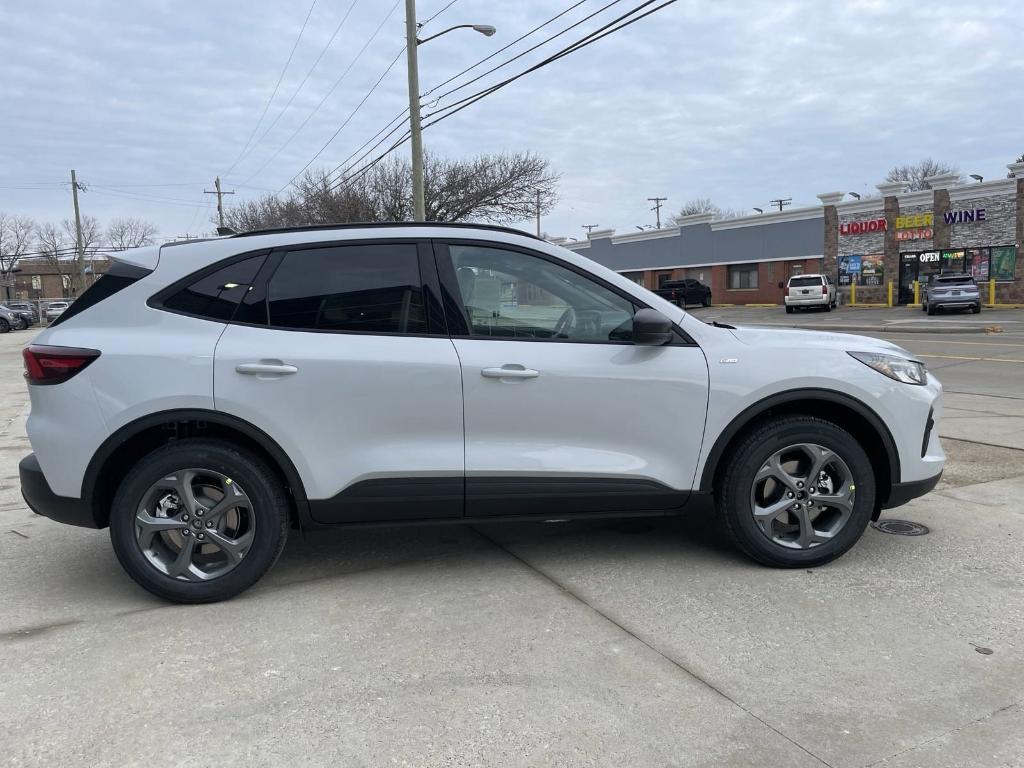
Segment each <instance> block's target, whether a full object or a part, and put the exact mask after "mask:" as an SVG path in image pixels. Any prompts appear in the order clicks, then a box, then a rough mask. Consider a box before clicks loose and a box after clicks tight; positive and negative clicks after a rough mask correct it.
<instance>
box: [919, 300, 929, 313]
mask: <svg viewBox="0 0 1024 768" xmlns="http://www.w3.org/2000/svg"><path fill="white" fill-rule="evenodd" d="M921 311H922V312H927V311H928V305H927V304H925V303H924V302H923V301H922V302H921Z"/></svg>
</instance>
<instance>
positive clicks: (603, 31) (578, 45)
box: [331, 0, 676, 189]
mask: <svg viewBox="0 0 1024 768" xmlns="http://www.w3.org/2000/svg"><path fill="white" fill-rule="evenodd" d="M653 2H656V0H647V2H645V3H642V4H640V5H638V6H636V7H635V8H633V9H632V10H630V11H628V12H626V13H624V14H622V15H621V16H619V17H618V18H616V19H614V20H612V21H611V22H609V23H608V24H605V25H604V26H602V27H599V28H598V29H596V30H594V31H593V32H590V33H588V34H586V35H584V36H583V37H581V38H580V39H579V40H577V41H576V42H574V43H571V44H570V45H568V46H566V47H565V48H563V49H562V50H560V51H558V52H557V53H555V54H553V55H551V56H549V57H548V58H546V59H544V60H542V61H540V62H538V63H537V64H535V65H533V66H531V67H529V68H527V69H525V70H524V71H522V72H520V73H519V74H517V75H514V76H513V77H510V78H507V79H506V80H504V81H501V82H499V83H496V84H495V85H493V86H490V87H488V88H485V89H483V90H481V91H479V92H477V93H476V94H472V95H470V96H467V97H465V98H463V99H460V100H459V101H457V102H455V103H454V104H451V105H448V106H447V107H442V108H441V109H439V110H436V111H435V112H432V113H430V114H428V115H427V117H430V116H431V115H439V117H437V118H436V119H434V120H431V121H430V122H428V123H426V124H425V125H424V126H423V127H424V129H425V128H428V127H430V126H431V125H434V124H435V123H439V122H441V121H442V120H444V119H446V118H448V117H451V116H452V115H454V114H456V113H457V112H461V111H462V110H463V109H465V108H467V107H469V106H471V105H472V104H475V103H476V102H477V101H480V100H481V99H483V98H485V97H486V96H488V95H490V94H491V93H494V92H495V91H497V90H499V89H501V88H504V87H505V86H506V85H508V84H510V83H512V82H515V81H516V80H518V79H520V78H521V77H524V76H525V75H527V74H529V73H531V72H535V71H536V70H538V69H541V68H543V67H545V66H547V65H548V64H552V63H554V62H555V61H557V60H558V59H561V58H563V57H565V56H568V55H569V54H571V53H575V52H576V51H578V50H580V49H582V48H585V47H586V46H588V45H591V44H592V43H595V42H597V41H598V40H601V39H603V38H605V37H607V36H608V35H610V34H613V33H615V32H618V31H619V30H621V29H625V28H626V27H628V26H630V25H631V24H634V23H636V22H637V21H640V20H641V19H643V18H645V17H647V16H650V15H651V14H652V13H655V12H657V11H660V10H661V9H662V8H665V7H666V6H669V5H672V4H673V3H675V2H676V0H667V1H666V2H664V3H662V4H661V5H659V6H657V7H655V8H652V9H651V10H649V11H647V12H646V13H643V14H641V15H639V16H636V17H635V18H632V19H629V17H630V16H632V15H633V14H635V13H636V12H637V11H639V10H642V9H643V8H645V7H647V6H649V5H651V4H652V3H653ZM625 19H629V20H628V21H625V22H624V23H621V24H620V23H619V22H623V21H624V20H625ZM616 24H617V25H618V26H615V25H616ZM442 112H446V114H441V113H442ZM407 139H408V135H405V136H403V137H402V138H400V139H399V140H398V141H396V142H395V143H394V144H392V145H391V146H390V147H388V149H387V150H385V151H384V152H382V153H381V154H380V155H377V157H375V158H374V159H373V160H371V161H370V162H369V163H367V165H365V166H364V167H363V168H361V169H359V170H357V171H353V172H352V173H350V174H348V175H346V176H343V177H342V178H340V179H338V181H337V182H336V183H334V184H333V185H332V186H331V189H337V188H338V187H339V186H341V185H342V184H346V183H351V182H352V181H355V180H356V179H358V178H360V177H361V176H363V175H364V174H366V173H367V172H369V170H370V169H371V168H373V166H375V165H376V164H377V163H379V162H380V161H381V160H383V159H384V158H385V157H386V156H387V155H388V154H390V153H391V152H392V151H394V150H395V149H396V148H397V147H399V146H401V145H402V144H403V143H405V141H406V140H407Z"/></svg>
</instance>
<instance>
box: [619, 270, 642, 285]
mask: <svg viewBox="0 0 1024 768" xmlns="http://www.w3.org/2000/svg"><path fill="white" fill-rule="evenodd" d="M622 276H623V277H624V278H626V279H627V280H632V281H633V282H634V283H636V284H637V285H643V284H644V273H643V272H623V273H622Z"/></svg>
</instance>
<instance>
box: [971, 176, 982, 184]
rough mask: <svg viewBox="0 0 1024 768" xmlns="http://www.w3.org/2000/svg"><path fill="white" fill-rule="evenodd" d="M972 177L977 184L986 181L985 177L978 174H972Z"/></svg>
mask: <svg viewBox="0 0 1024 768" xmlns="http://www.w3.org/2000/svg"><path fill="white" fill-rule="evenodd" d="M970 176H971V178H972V179H974V180H975V181H976V182H978V183H979V184H981V182H983V181H984V180H985V177H984V176H979V175H978V174H976V173H972V174H970Z"/></svg>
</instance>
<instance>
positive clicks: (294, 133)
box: [246, 0, 405, 189]
mask: <svg viewBox="0 0 1024 768" xmlns="http://www.w3.org/2000/svg"><path fill="white" fill-rule="evenodd" d="M401 1H402V0H395V4H394V5H392V6H391V10H389V11H388V14H387V16H385V17H384V19H383V20H382V21H381V23H380V24H378V25H377V28H376V29H375V30H374V31H373V34H372V35H370V37H369V38H368V39H367V41H366V42H365V43H364V44H363V47H362V48H360V49H359V53H357V54H356V56H355V58H354V59H352V61H351V62H349V65H348V66H347V67H345V71H344V72H342V73H341V76H340V77H338V79H337V80H335V81H334V85H332V86H331V87H330V90H328V91H327V93H325V94H324V97H323V98H322V99H320V103H319V104H317V105H316V106H315V107H313V111H312V112H310V113H309V114H308V115H307V116H306V119H305V120H303V121H302V124H301V125H299V127H298V128H296V129H295V130H294V131H292V134H291V135H290V136H289V137H288V138H287V139H285V142H284V144H282V145H281V146H280V147H278V148H277V151H275V152H274V154H272V155H271V156H270V157H269V158H267V160H266V162H264V163H263V165H261V166H260V167H259V169H257V171H256V172H255V173H253V174H251V175H250V176H249V177H248V178H247V179H246V182H248V181H250V180H251V179H253V178H255V177H256V176H259V175H260V174H261V173H263V170H264V169H265V168H266V167H267V166H268V165H270V164H271V163H272V162H273V161H274V160H275V159H276V158H277V156H278V155H280V154H281V152H283V151H284V149H285V147H287V146H288V145H289V144H291V143H292V140H293V139H294V138H295V137H296V136H298V135H299V133H300V132H301V131H302V129H303V128H305V127H306V125H307V124H308V123H309V121H310V120H312V119H313V116H314V115H315V114H316V113H317V112H319V111H320V108H321V107H322V106H323V105H324V103H325V102H326V101H327V99H328V98H330V96H331V94H332V93H334V91H335V89H336V88H337V87H338V86H339V85H341V82H342V80H344V79H345V77H346V76H347V75H348V73H349V72H350V71H351V69H352V67H354V66H355V64H356V62H357V61H359V59H360V58H361V57H362V55H363V52H364V51H366V49H367V48H369V47H370V43H372V42H373V41H374V40H375V39H376V38H377V35H378V34H380V31H381V29H383V28H384V25H385V24H386V23H387V21H388V19H390V18H391V14H393V13H394V12H395V8H397V7H398V4H399V3H400V2H401ZM404 51H405V48H404V47H403V48H402V50H401V51H399V53H398V56H401V55H402V52H404ZM398 56H396V57H395V60H396V61H397V59H398ZM393 66H394V62H392V63H391V64H390V65H388V69H391V67H393ZM332 141H333V139H332ZM325 148H326V147H325ZM320 151H321V152H323V149H321V150H320ZM317 154H318V155H319V153H317ZM314 159H315V158H314ZM310 162H312V160H311V161H310ZM307 167H308V166H307ZM303 170H305V169H303ZM301 172H302V171H299V173H301ZM293 180H294V178H293ZM288 184H291V181H289V182H288ZM288 184H285V187H287V186H288ZM283 188H284V187H282V189H283Z"/></svg>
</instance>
